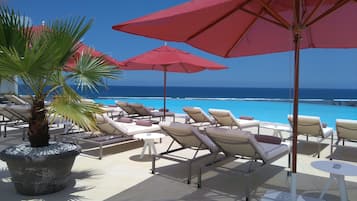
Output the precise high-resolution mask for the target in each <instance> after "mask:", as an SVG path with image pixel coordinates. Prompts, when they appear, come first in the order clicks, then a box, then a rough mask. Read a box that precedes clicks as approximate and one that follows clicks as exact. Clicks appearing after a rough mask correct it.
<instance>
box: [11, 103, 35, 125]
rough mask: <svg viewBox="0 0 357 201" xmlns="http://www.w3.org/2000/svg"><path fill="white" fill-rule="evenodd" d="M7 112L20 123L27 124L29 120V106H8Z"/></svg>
mask: <svg viewBox="0 0 357 201" xmlns="http://www.w3.org/2000/svg"><path fill="white" fill-rule="evenodd" d="M8 111H9V112H11V113H13V114H14V115H15V116H16V117H18V118H19V119H21V120H22V121H25V122H28V121H29V120H30V118H31V105H30V104H24V105H10V106H9V107H8Z"/></svg>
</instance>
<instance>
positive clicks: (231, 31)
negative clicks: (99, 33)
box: [112, 0, 357, 57]
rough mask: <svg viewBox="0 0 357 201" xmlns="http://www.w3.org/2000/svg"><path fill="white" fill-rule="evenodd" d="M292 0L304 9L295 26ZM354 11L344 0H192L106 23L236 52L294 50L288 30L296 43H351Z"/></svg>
mask: <svg viewBox="0 0 357 201" xmlns="http://www.w3.org/2000/svg"><path fill="white" fill-rule="evenodd" d="M296 2H298V3H297V4H298V5H299V7H301V10H300V12H301V13H304V14H302V15H301V16H300V18H301V20H299V23H298V24H300V25H296V24H297V23H296V22H295V20H294V11H295V7H297V6H294V3H296ZM356 10H357V2H356V1H348V0H347V1H346V0H324V1H321V0H304V1H302V0H300V1H299V0H298V1H296V0H275V1H267V0H251V1H246V0H193V1H189V2H187V3H184V4H181V5H178V6H176V7H172V8H169V9H166V10H162V11H159V12H156V13H153V14H150V15H147V16H144V17H141V18H137V19H134V20H131V21H128V22H124V23H121V24H118V25H114V26H113V27H112V28H113V29H114V30H118V31H123V32H127V33H132V34H137V35H142V36H147V37H151V38H157V39H161V40H166V41H177V42H185V43H188V44H190V45H192V46H194V47H197V48H199V49H202V50H205V51H207V52H210V53H212V54H215V55H219V56H222V57H237V56H247V55H256V54H266V53H273V52H282V51H289V50H294V45H293V40H294V36H293V34H292V32H293V31H294V30H296V31H299V32H300V37H301V38H303V40H301V42H300V48H353V47H356V46H357V40H355V39H354V38H355V36H356V35H357V26H355V20H354V19H357V11H356Z"/></svg>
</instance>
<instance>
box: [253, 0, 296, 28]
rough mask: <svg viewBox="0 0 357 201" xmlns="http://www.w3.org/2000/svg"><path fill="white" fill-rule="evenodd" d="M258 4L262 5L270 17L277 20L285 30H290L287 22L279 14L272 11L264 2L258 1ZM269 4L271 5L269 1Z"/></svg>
mask: <svg viewBox="0 0 357 201" xmlns="http://www.w3.org/2000/svg"><path fill="white" fill-rule="evenodd" d="M258 2H259V3H260V5H262V6H263V7H264V8H265V10H266V11H267V12H268V13H269V14H270V16H272V17H273V18H274V19H276V20H278V21H279V22H280V23H281V24H282V25H283V26H284V27H285V28H287V29H289V28H290V24H289V22H288V21H286V20H285V19H284V18H283V17H282V16H281V15H279V13H277V12H276V11H275V10H274V9H272V8H271V7H270V6H269V5H268V4H267V3H266V2H264V1H262V0H258ZM270 3H271V1H270ZM270 3H269V4H270Z"/></svg>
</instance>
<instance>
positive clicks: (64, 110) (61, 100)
mask: <svg viewBox="0 0 357 201" xmlns="http://www.w3.org/2000/svg"><path fill="white" fill-rule="evenodd" d="M48 112H49V114H51V116H53V117H60V118H62V119H64V120H70V121H71V122H73V123H74V124H76V125H78V126H79V127H81V128H83V129H85V130H87V131H96V130H98V129H97V126H96V123H95V122H96V121H95V116H94V115H93V114H102V113H103V110H102V109H100V108H99V107H98V105H96V104H93V103H85V102H81V101H77V100H74V99H71V98H69V96H57V97H56V98H54V100H53V101H52V103H51V105H50V106H49V108H48ZM50 121H51V119H50Z"/></svg>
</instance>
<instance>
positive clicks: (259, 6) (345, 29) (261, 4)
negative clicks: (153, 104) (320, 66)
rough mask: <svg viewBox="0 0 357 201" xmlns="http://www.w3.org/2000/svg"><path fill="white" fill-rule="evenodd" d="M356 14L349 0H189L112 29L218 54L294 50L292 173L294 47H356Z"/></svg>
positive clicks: (355, 3)
mask: <svg viewBox="0 0 357 201" xmlns="http://www.w3.org/2000/svg"><path fill="white" fill-rule="evenodd" d="M356 19H357V1H353V0H274V1H271V0H248V1H247V0H193V1H190V2H187V3H184V4H181V5H179V6H175V7H172V8H169V9H166V10H162V11H159V12H156V13H154V14H150V15H147V16H144V17H141V18H138V19H134V20H131V21H128V22H125V23H122V24H118V25H115V26H113V29H115V30H119V31H124V32H128V33H133V34H137V35H142V36H147V37H152V38H157V39H162V40H167V41H179V42H185V43H188V44H190V45H192V46H194V47H197V48H199V49H202V50H205V51H207V52H210V53H213V54H216V55H220V56H223V57H238V56H247V55H257V54H266V53H273V52H282V51H289V50H294V52H295V64H294V76H295V77H294V109H293V110H294V111H293V118H294V121H293V149H292V150H293V157H292V161H293V164H292V172H293V173H296V156H297V116H298V100H299V94H298V88H299V57H300V49H302V48H353V47H357V40H356V35H357V27H356V26H355V20H356Z"/></svg>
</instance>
